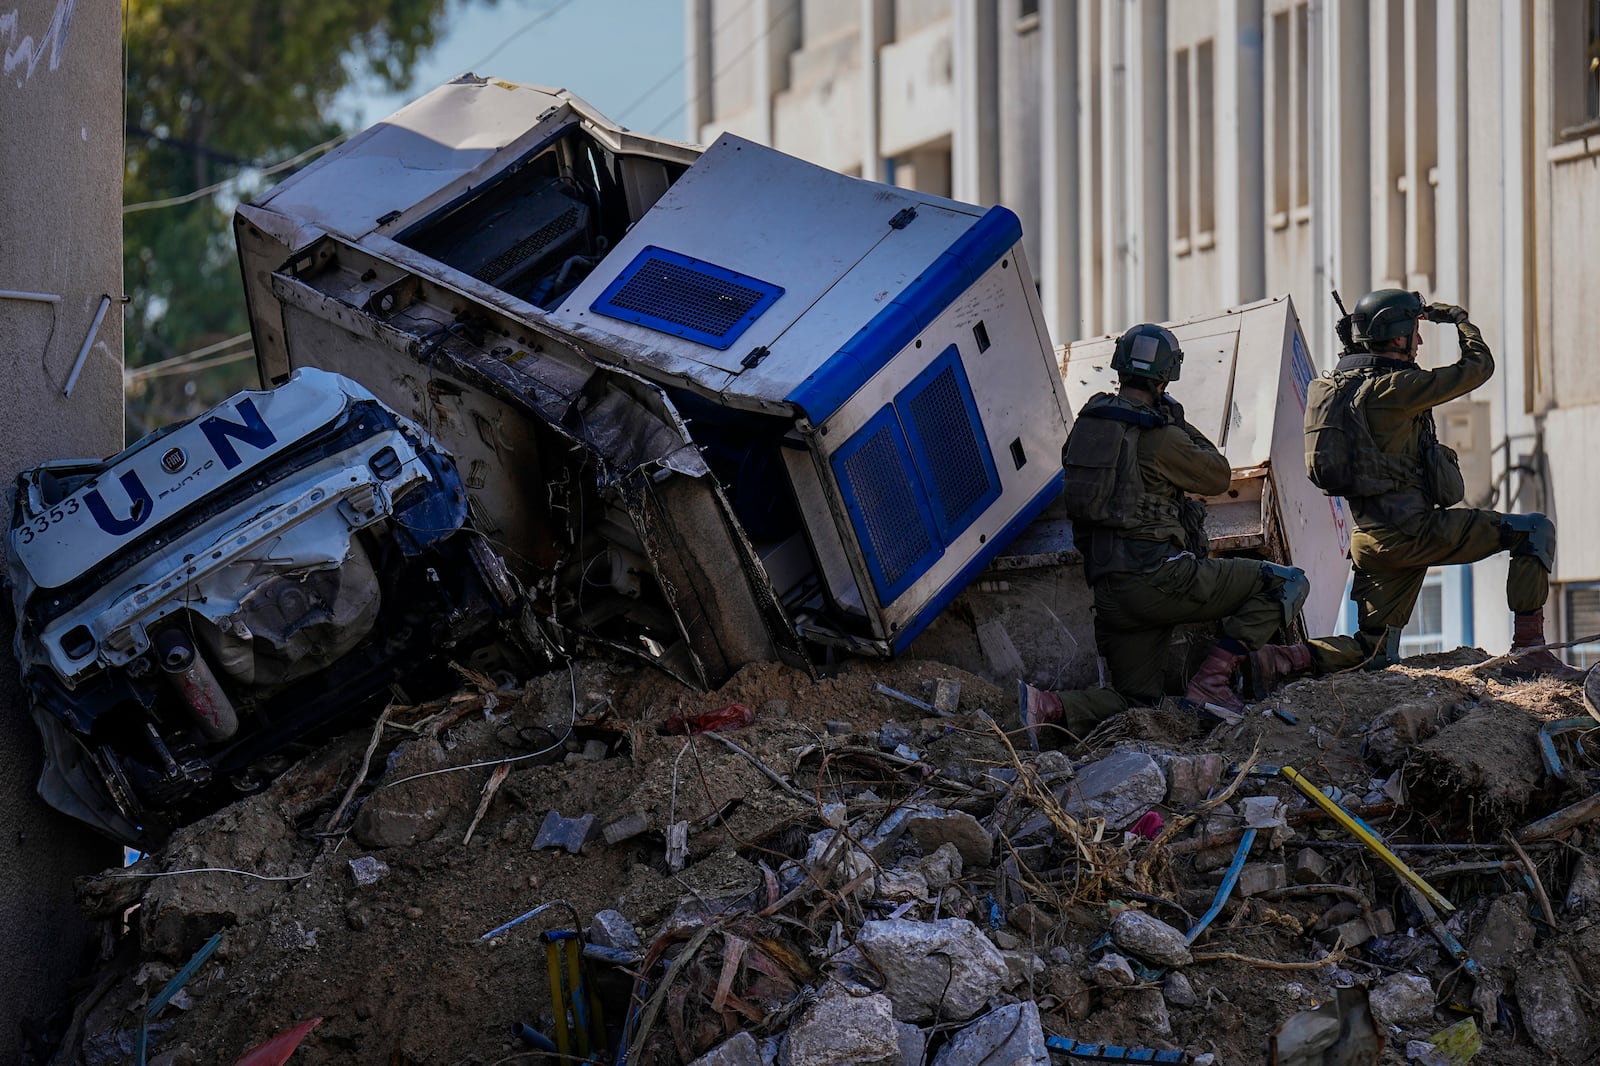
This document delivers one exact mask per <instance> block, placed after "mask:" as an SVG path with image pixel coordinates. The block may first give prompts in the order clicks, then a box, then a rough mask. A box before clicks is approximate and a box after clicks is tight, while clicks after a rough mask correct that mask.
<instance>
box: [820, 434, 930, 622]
mask: <svg viewBox="0 0 1600 1066" xmlns="http://www.w3.org/2000/svg"><path fill="white" fill-rule="evenodd" d="M829 464H830V465H831V466H832V468H833V477H834V481H835V482H836V483H837V484H838V486H839V492H840V494H841V495H842V496H843V497H844V504H845V509H846V510H848V511H849V513H850V524H851V525H852V526H853V527H854V528H855V533H856V540H857V542H858V543H859V544H860V545H861V554H862V555H863V556H864V557H865V559H866V562H867V571H868V573H869V574H871V576H872V584H873V588H874V589H876V591H877V597H878V602H879V603H882V604H888V603H892V602H893V601H894V599H895V597H897V596H899V595H900V594H901V593H902V592H904V591H905V590H906V589H908V588H910V587H911V585H912V583H913V582H915V581H916V580H917V578H919V577H921V576H922V575H923V574H924V573H926V572H927V570H928V567H930V566H932V565H933V563H934V561H935V560H937V559H938V558H939V556H940V555H941V554H942V553H943V550H944V548H943V545H942V544H940V542H939V540H938V537H937V534H936V527H935V525H934V520H933V515H932V513H931V512H930V511H929V509H928V500H927V493H925V492H924V491H922V486H921V485H920V484H919V482H918V478H917V473H916V470H915V468H914V466H913V464H912V459H911V451H910V449H909V448H908V447H907V445H906V439H905V434H904V432H903V431H902V430H901V428H900V420H899V418H898V417H896V415H895V411H894V406H893V405H892V404H886V405H884V407H883V408H882V410H880V411H879V412H878V413H877V414H875V415H873V416H872V418H871V419H870V420H869V421H868V422H867V424H866V425H864V426H862V427H861V428H860V429H858V430H856V432H855V434H854V435H853V436H851V438H850V439H849V440H847V441H845V443H844V445H843V446H842V447H841V448H839V450H838V451H836V452H834V453H833V456H832V457H831V458H830V459H829Z"/></svg>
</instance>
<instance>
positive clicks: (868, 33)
mask: <svg viewBox="0 0 1600 1066" xmlns="http://www.w3.org/2000/svg"><path fill="white" fill-rule="evenodd" d="M893 37H894V0H861V100H862V108H861V176H862V177H863V178H866V179H867V180H868V181H887V180H888V170H889V168H888V166H887V165H885V161H884V158H883V154H882V152H881V151H880V150H879V148H878V128H879V126H880V124H881V122H882V115H883V86H882V85H880V84H879V80H878V54H879V52H880V51H882V49H883V46H884V45H885V44H887V43H888V42H889V41H890V40H892V39H893Z"/></svg>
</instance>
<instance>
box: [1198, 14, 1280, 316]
mask: <svg viewBox="0 0 1600 1066" xmlns="http://www.w3.org/2000/svg"><path fill="white" fill-rule="evenodd" d="M1261 31H1262V8H1261V0H1217V153H1216V160H1217V178H1216V182H1217V185H1216V191H1217V234H1218V237H1217V259H1218V261H1219V262H1220V264H1221V269H1222V278H1221V284H1220V286H1219V295H1220V297H1221V301H1222V304H1223V306H1233V305H1235V304H1241V303H1248V302H1249V301H1251V300H1258V299H1260V298H1261V297H1263V296H1265V295H1266V285H1267V281H1266V277H1267V264H1266V257H1267V245H1266V241H1267V237H1266V210H1267V209H1266V203H1267V200H1266V196H1267V192H1266V168H1267V162H1266V153H1265V147H1264V131H1265V123H1266V119H1265V115H1264V113H1263V97H1264V91H1263V85H1262V59H1263V57H1262V54H1261V52H1262V35H1261ZM1179 121H1183V119H1182V117H1181V116H1180V118H1179Z"/></svg>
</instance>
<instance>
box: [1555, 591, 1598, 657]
mask: <svg viewBox="0 0 1600 1066" xmlns="http://www.w3.org/2000/svg"><path fill="white" fill-rule="evenodd" d="M1562 595H1563V599H1562V608H1563V611H1562V613H1563V615H1564V616H1565V619H1566V634H1567V635H1566V639H1567V640H1578V639H1580V638H1582V637H1588V636H1593V635H1594V634H1596V633H1600V583H1590V584H1584V585H1566V586H1564V588H1563V594H1562ZM1564 655H1565V657H1566V658H1567V660H1568V661H1569V662H1571V663H1572V664H1573V665H1574V666H1581V667H1584V668H1588V667H1590V666H1593V665H1594V664H1595V663H1600V643H1594V644H1579V645H1578V646H1577V647H1574V648H1571V649H1569V650H1568V651H1567V652H1565V653H1564Z"/></svg>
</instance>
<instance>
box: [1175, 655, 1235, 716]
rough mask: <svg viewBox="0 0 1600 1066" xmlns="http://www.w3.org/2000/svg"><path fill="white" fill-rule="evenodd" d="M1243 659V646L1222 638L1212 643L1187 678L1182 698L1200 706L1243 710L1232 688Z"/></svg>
mask: <svg viewBox="0 0 1600 1066" xmlns="http://www.w3.org/2000/svg"><path fill="white" fill-rule="evenodd" d="M1244 661H1245V652H1244V645H1242V644H1240V643H1239V642H1238V641H1236V640H1231V639H1229V638H1227V637H1223V638H1222V639H1221V640H1219V641H1217V642H1216V644H1214V645H1212V648H1211V651H1210V653H1209V654H1208V655H1207V656H1206V658H1205V662H1203V663H1201V664H1200V669H1198V670H1196V671H1195V672H1194V676H1193V677H1191V678H1190V679H1189V687H1188V688H1187V689H1185V690H1184V693H1183V698H1184V699H1186V700H1188V701H1189V702H1191V703H1196V704H1199V705H1200V706H1201V707H1205V706H1208V705H1209V706H1212V707H1221V708H1222V709H1223V710H1225V711H1232V712H1233V713H1235V714H1238V713H1240V712H1242V711H1243V710H1244V701H1243V700H1241V699H1240V698H1239V697H1238V695H1237V694H1236V693H1235V692H1234V691H1233V676H1234V674H1235V672H1237V671H1238V669H1239V665H1240V664H1241V663H1243V662H1244Z"/></svg>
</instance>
